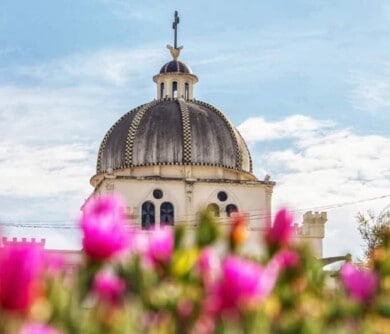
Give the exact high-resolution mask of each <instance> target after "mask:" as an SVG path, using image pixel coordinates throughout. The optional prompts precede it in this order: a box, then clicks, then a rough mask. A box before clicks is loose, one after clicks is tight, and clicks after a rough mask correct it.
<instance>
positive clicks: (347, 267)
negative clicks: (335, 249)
mask: <svg viewBox="0 0 390 334" xmlns="http://www.w3.org/2000/svg"><path fill="white" fill-rule="evenodd" d="M340 274H341V280H342V282H343V284H344V287H345V289H346V290H347V292H348V294H349V295H350V296H351V297H352V298H353V299H355V300H357V301H360V302H367V301H369V300H370V299H371V298H372V297H373V296H374V294H375V292H376V290H377V289H378V284H379V278H378V275H377V274H376V273H375V272H372V271H368V270H362V269H358V268H356V267H355V266H354V265H352V264H351V263H345V264H344V265H343V266H342V267H341V270H340Z"/></svg>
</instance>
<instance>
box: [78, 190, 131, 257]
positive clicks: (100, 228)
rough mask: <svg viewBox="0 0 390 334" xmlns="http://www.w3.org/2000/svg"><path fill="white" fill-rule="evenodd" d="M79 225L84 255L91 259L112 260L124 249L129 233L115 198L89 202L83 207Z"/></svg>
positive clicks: (94, 198)
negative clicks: (81, 232)
mask: <svg viewBox="0 0 390 334" xmlns="http://www.w3.org/2000/svg"><path fill="white" fill-rule="evenodd" d="M80 225H81V229H82V231H83V234H84V236H83V247H84V251H85V252H86V254H87V255H88V256H89V257H90V258H92V259H96V260H105V259H108V258H111V257H113V256H114V255H117V254H118V253H119V252H120V251H122V250H124V249H125V248H126V247H127V244H128V241H129V231H128V229H127V227H126V218H125V206H124V204H123V203H122V201H121V200H119V199H118V198H117V197H115V196H100V197H92V198H91V199H89V200H88V202H87V203H86V205H85V206H84V209H83V216H82V218H81V223H80Z"/></svg>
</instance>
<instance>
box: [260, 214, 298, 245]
mask: <svg viewBox="0 0 390 334" xmlns="http://www.w3.org/2000/svg"><path fill="white" fill-rule="evenodd" d="M292 222H293V216H292V214H291V212H289V211H288V210H287V209H281V210H279V212H278V213H277V214H276V217H275V220H274V223H273V225H272V226H269V227H268V229H267V231H266V233H265V240H266V242H267V243H269V244H270V245H277V246H279V247H282V246H286V245H288V244H289V243H291V241H292V239H293V237H294V227H293V226H292Z"/></svg>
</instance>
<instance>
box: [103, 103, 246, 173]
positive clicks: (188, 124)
mask: <svg viewBox="0 0 390 334" xmlns="http://www.w3.org/2000/svg"><path fill="white" fill-rule="evenodd" d="M153 165H196V166H218V167H224V168H229V169H234V170H237V171H243V172H250V173H251V172H252V161H251V157H250V153H249V151H248V148H247V146H246V144H245V141H244V140H243V139H242V137H241V135H240V133H239V132H238V130H237V129H235V128H234V127H233V126H232V124H231V123H230V121H229V120H228V119H227V117H226V116H225V115H224V114H223V113H222V112H221V111H220V110H218V109H217V108H215V107H213V106H212V105H210V104H208V103H205V102H201V101H198V100H194V99H191V100H185V99H182V98H166V99H158V100H154V101H152V102H149V103H146V104H143V105H141V106H139V107H137V108H135V109H133V110H131V111H129V112H128V113H126V114H125V115H123V116H122V117H121V118H120V119H119V120H118V121H117V122H116V123H115V124H114V125H113V126H112V127H111V129H110V130H109V131H108V132H107V134H106V136H105V137H104V139H103V141H102V143H101V145H100V150H99V154H98V161H97V174H99V173H104V172H107V171H109V170H118V169H126V168H132V167H139V166H153Z"/></svg>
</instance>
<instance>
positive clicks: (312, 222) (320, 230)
mask: <svg viewBox="0 0 390 334" xmlns="http://www.w3.org/2000/svg"><path fill="white" fill-rule="evenodd" d="M327 221H328V217H327V213H326V212H317V211H316V212H314V213H313V212H312V211H308V212H306V213H305V214H304V215H303V222H302V224H301V225H300V226H298V225H296V227H297V240H298V241H300V242H306V243H308V244H309V245H310V246H311V247H312V249H313V251H314V253H315V255H316V256H317V258H322V240H323V239H324V237H325V223H326V222H327Z"/></svg>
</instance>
